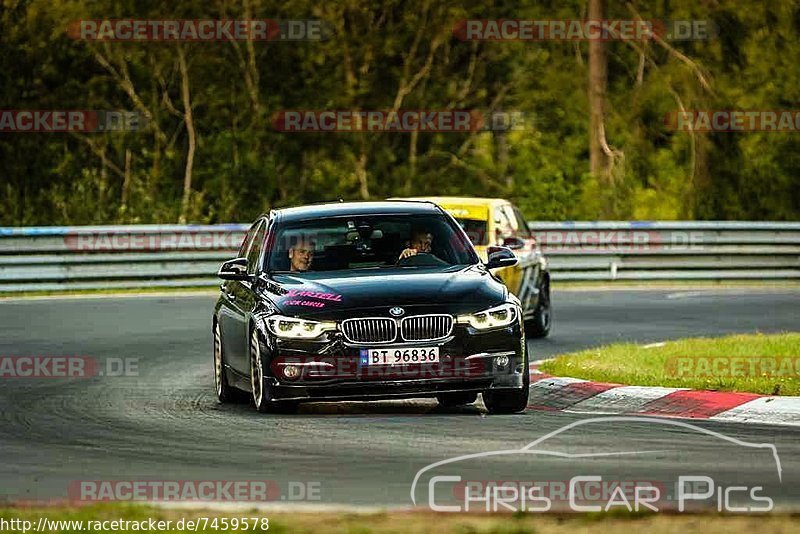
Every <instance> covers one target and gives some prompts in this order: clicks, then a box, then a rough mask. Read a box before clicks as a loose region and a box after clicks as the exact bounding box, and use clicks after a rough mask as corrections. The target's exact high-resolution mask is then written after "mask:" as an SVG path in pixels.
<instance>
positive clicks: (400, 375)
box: [212, 201, 530, 413]
mask: <svg viewBox="0 0 800 534" xmlns="http://www.w3.org/2000/svg"><path fill="white" fill-rule="evenodd" d="M238 256H239V257H237V258H235V259H232V260H230V261H227V262H225V263H224V264H223V265H222V267H221V268H220V270H219V277H220V278H222V279H223V281H224V282H223V284H222V286H221V295H220V298H219V300H218V301H217V304H216V306H215V308H214V315H213V321H212V330H213V338H214V344H213V347H214V377H215V386H216V394H217V397H218V399H219V401H220V402H225V401H228V400H230V399H231V398H232V397H233V396H235V395H237V394H242V395H243V394H244V393H243V392H249V393H250V396H251V397H252V402H253V403H254V404H255V407H256V408H257V409H258V410H259V411H262V412H268V411H285V410H287V409H292V408H294V407H295V406H296V405H297V403H298V402H301V401H337V400H371V399H399V398H412V397H435V398H436V399H438V401H439V402H440V403H441V404H443V405H450V406H452V405H459V404H469V403H472V402H474V401H475V400H476V399H477V396H478V393H482V394H483V401H484V404H485V405H486V407H487V409H488V410H489V412H490V413H512V412H518V411H521V410H523V409H524V408H525V406H526V404H527V399H528V386H529V380H530V379H529V375H528V363H527V362H528V358H527V356H526V347H525V334H524V329H523V318H522V314H521V309H520V303H519V300H518V299H517V298H516V297H515V296H514V295H513V294H511V293H510V292H509V291H508V289H507V288H506V286H505V285H503V283H502V282H501V281H500V280H499V279H497V278H495V277H494V276H493V275H492V274H491V272H490V269H494V268H497V267H504V266H508V265H513V264H514V263H516V261H517V259H516V257H515V255H514V253H513V252H512V251H511V250H509V249H507V248H504V247H489V251H488V261H487V262H486V263H482V262H481V260H480V259H479V257H478V255H477V254H476V253H475V250H474V249H473V247H472V244H471V243H470V241H469V238H468V237H467V236H466V234H465V233H464V231H463V230H462V229H461V227H460V226H459V225H458V223H457V222H456V221H455V220H454V219H453V218H452V217H451V216H450V215H449V214H447V213H446V212H444V211H443V210H442V209H441V208H439V207H438V206H437V205H435V204H433V203H431V202H411V201H386V202H358V203H330V204H319V205H312V206H304V207H297V208H288V209H282V210H273V211H271V212H270V213H269V214H267V215H264V216H262V217H259V218H258V220H256V221H255V223H253V225H252V227H251V228H250V230H249V231H248V232H247V235H246V237H245V239H244V241H243V243H242V246H241V249H240V250H239V254H238Z"/></svg>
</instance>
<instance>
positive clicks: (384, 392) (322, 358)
mask: <svg viewBox="0 0 800 534" xmlns="http://www.w3.org/2000/svg"><path fill="white" fill-rule="evenodd" d="M265 338H266V339H265V344H266V346H264V347H262V354H263V355H264V357H265V361H264V364H265V369H268V371H267V373H266V374H267V380H268V381H269V382H270V388H271V393H272V396H273V398H275V399H279V400H358V399H392V398H395V399H397V398H412V397H433V396H436V395H439V394H442V393H452V392H473V391H474V392H480V391H485V390H488V389H520V388H523V387H525V381H524V377H525V374H526V373H527V372H528V369H527V364H526V362H527V357H526V354H525V350H526V348H525V342H524V335H523V332H522V325H521V324H519V323H516V324H514V325H512V326H509V327H506V328H501V329H496V330H492V331H488V332H480V331H477V330H475V329H473V328H472V327H469V326H466V325H456V326H455V327H454V329H453V332H452V334H451V335H450V336H449V337H448V338H445V339H443V340H441V341H437V342H409V343H392V344H391V347H392V348H404V347H414V348H420V347H425V348H428V347H439V359H440V361H439V362H438V363H427V364H423V363H416V364H415V363H407V364H402V365H397V366H393V365H391V366H390V365H380V366H369V365H364V364H363V363H362V361H361V358H360V352H361V350H362V349H366V348H377V347H374V346H373V347H370V346H368V345H360V344H353V343H348V342H347V341H345V340H344V338H343V337H342V336H341V334H340V333H339V332H332V333H329V334H326V336H325V337H324V338H323V339H321V340H319V341H294V340H291V341H289V340H284V339H278V338H275V337H274V336H272V335H267V336H265ZM381 348H386V347H381ZM289 366H291V367H293V368H294V369H293V370H292V372H290V373H288V375H292V374H296V376H287V372H286V369H287V367H289Z"/></svg>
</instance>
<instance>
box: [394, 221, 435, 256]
mask: <svg viewBox="0 0 800 534" xmlns="http://www.w3.org/2000/svg"><path fill="white" fill-rule="evenodd" d="M432 243H433V234H431V233H430V232H429V231H428V230H426V229H424V228H417V229H415V230H413V231H412V232H411V239H410V240H409V242H408V248H406V249H404V250H403V252H401V253H400V257H399V258H397V260H398V261H400V260H402V259H404V258H409V257H411V256H415V255H417V253H419V252H426V253H428V254H430V252H431V244H432Z"/></svg>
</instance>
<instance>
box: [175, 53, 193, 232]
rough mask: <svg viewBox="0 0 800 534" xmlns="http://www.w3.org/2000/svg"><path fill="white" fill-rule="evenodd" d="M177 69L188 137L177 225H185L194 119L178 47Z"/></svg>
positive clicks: (186, 73)
mask: <svg viewBox="0 0 800 534" xmlns="http://www.w3.org/2000/svg"><path fill="white" fill-rule="evenodd" d="M178 68H179V69H180V71H181V98H182V100H183V117H184V122H185V123H186V133H187V135H188V137H189V149H188V151H187V152H186V169H185V171H184V174H183V199H182V201H181V215H180V218H179V219H178V223H179V224H186V218H187V214H188V212H189V200H190V199H191V194H192V169H193V167H194V151H195V146H196V142H197V141H196V138H195V135H196V133H195V129H194V119H193V117H192V100H191V96H190V93H189V68H188V67H187V65H186V56H185V55H184V53H183V49H182V48H181V47H178Z"/></svg>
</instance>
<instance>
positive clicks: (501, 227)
mask: <svg viewBox="0 0 800 534" xmlns="http://www.w3.org/2000/svg"><path fill="white" fill-rule="evenodd" d="M494 221H495V243H497V244H498V245H502V244H503V239H505V238H507V237H514V235H515V233H516V231H515V229H514V226H515V225H514V223H515V222H516V221H513V222H512V220H511V219H509V217H508V214H507V213H506V211H505V210H504V209H503V208H502V207H500V208H495V210H494Z"/></svg>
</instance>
